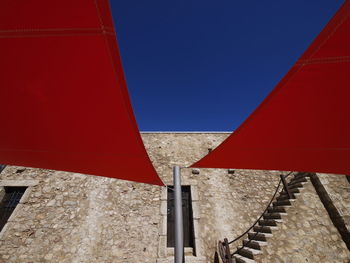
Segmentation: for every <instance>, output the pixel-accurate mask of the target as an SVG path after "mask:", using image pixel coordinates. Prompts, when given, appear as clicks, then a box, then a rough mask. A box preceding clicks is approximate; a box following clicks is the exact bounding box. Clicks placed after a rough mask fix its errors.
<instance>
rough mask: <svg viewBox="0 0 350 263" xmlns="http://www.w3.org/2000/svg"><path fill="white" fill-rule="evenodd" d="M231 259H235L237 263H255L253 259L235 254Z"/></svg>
mask: <svg viewBox="0 0 350 263" xmlns="http://www.w3.org/2000/svg"><path fill="white" fill-rule="evenodd" d="M233 257H234V258H235V260H236V262H237V263H256V261H255V260H254V259H250V258H246V257H243V256H241V255H239V254H235V255H234V256H233Z"/></svg>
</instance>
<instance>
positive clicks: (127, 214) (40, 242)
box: [0, 132, 350, 263]
mask: <svg viewBox="0 0 350 263" xmlns="http://www.w3.org/2000/svg"><path fill="white" fill-rule="evenodd" d="M228 135H229V134H228V133H176V132H174V133H172V132H169V133H166V132H164V133H143V134H142V137H143V140H144V144H145V146H146V149H147V151H148V153H149V155H150V158H151V160H152V162H153V164H154V166H155V168H156V170H157V172H158V174H159V176H160V177H161V179H162V180H163V182H164V183H165V184H166V185H168V186H169V187H168V188H167V187H159V186H152V185H146V184H140V183H134V182H129V181H122V180H117V179H110V178H103V177H97V176H91V175H83V174H77V173H68V172H61V171H52V170H44V169H33V168H24V167H15V166H7V167H6V168H5V169H4V170H3V171H2V172H1V174H0V187H1V188H0V189H1V190H0V198H1V199H2V203H3V204H4V202H5V201H6V200H12V199H13V203H16V200H15V199H16V198H17V199H18V204H17V205H16V206H15V207H13V211H10V210H11V208H9V207H6V209H7V210H6V209H5V208H3V212H2V214H4V213H5V212H6V211H7V212H6V213H8V214H9V218H7V219H3V221H4V223H3V226H2V230H1V232H0V262H1V263H2V262H6V263H7V262H9V263H22V262H23V263H30V262H32V263H34V262H35V263H36V262H59V263H71V262H72V263H73V262H74V263H80V262H81V263H83V262H84V263H87V262H89V263H90V262H91V263H92V262H99V263H101V262H104V263H112V262H113V263H114V262H116V263H133V262H143V263H168V262H169V263H170V262H173V253H174V252H173V248H172V247H171V233H169V232H170V230H169V229H171V226H170V224H172V222H171V200H170V199H171V198H170V196H171V185H172V167H173V166H174V165H180V166H181V167H183V168H182V183H183V185H184V186H186V187H185V188H184V191H185V192H186V193H187V199H186V200H187V201H186V202H188V205H187V206H186V208H184V209H188V219H187V220H188V221H189V222H188V227H189V228H188V229H190V230H188V231H187V232H190V233H189V234H188V237H187V238H188V239H189V241H188V242H189V243H188V247H186V248H185V255H186V262H198V263H209V262H214V253H215V251H216V250H217V244H218V241H219V240H223V239H224V238H228V240H229V241H230V240H233V239H234V238H235V237H237V236H239V235H240V234H242V233H244V232H245V231H246V230H247V229H248V228H249V227H250V226H252V224H253V223H254V222H255V221H256V220H257V219H258V218H259V217H260V216H261V215H262V213H263V212H264V210H265V209H266V207H267V205H268V204H269V202H270V201H271V198H272V196H273V195H274V193H275V190H276V187H277V186H278V184H279V181H280V174H281V173H282V174H287V173H286V172H280V171H257V170H233V169H229V170H227V169H192V168H185V167H188V166H189V165H190V164H192V163H193V162H195V161H197V160H199V159H200V158H201V157H202V156H204V155H205V154H207V153H208V151H210V150H211V149H213V148H215V147H216V146H217V145H218V144H220V143H221V142H222V141H223V140H224V139H225V138H226V137H227V136H228ZM116 171H117V167H116ZM293 176H294V177H295V176H297V173H293V174H292V175H291V176H290V177H289V178H288V180H289V181H290V180H293ZM294 180H295V181H294V182H293V181H290V185H294V186H297V185H299V184H301V187H300V188H298V189H299V190H300V191H299V190H298V193H295V194H296V195H295V199H293V200H291V205H286V211H283V212H282V213H281V218H277V219H276V220H275V221H276V222H277V223H276V226H272V227H271V229H272V231H271V233H266V234H265V237H266V239H267V240H266V242H265V241H261V244H264V246H263V247H261V249H259V251H258V252H257V251H256V249H251V251H252V253H257V254H255V255H254V257H253V258H254V259H253V258H250V255H246V256H244V253H241V254H243V255H240V254H237V257H235V258H237V262H240V260H241V262H253V260H254V261H255V262H288V263H290V262H292V263H299V262H309V263H310V262H317V263H319V262H344V263H348V262H350V252H349V249H348V247H347V245H348V246H349V243H348V242H349V240H348V238H349V230H350V183H349V181H348V179H347V177H346V176H345V175H332V174H313V175H309V174H307V176H306V177H305V180H304V178H303V180H302V182H300V183H299V181H300V180H299V179H298V178H296V179H294ZM295 189H296V188H295ZM14 193H16V195H15V194H14ZM293 194H294V193H293ZM278 197H281V195H280V193H278V194H277V195H276V197H275V198H274V200H273V201H274V202H277V201H278V200H277V198H278ZM11 198H12V199H11ZM281 200H282V199H281ZM282 201H283V200H282ZM271 206H272V204H271ZM5 210H6V211H5ZM4 211H5V212H4ZM272 216H273V214H272ZM262 220H264V217H263V218H262ZM266 220H267V219H266ZM256 226H259V225H258V224H257V225H256ZM169 227H170V228H169ZM252 231H253V229H252ZM247 238H248V235H246V236H245V237H242V239H240V240H238V241H236V242H234V243H233V244H231V245H230V249H231V253H233V252H234V251H235V248H236V247H237V246H238V247H239V246H241V244H242V242H243V240H244V239H247ZM256 244H258V242H256ZM246 253H248V254H249V253H250V250H249V249H248V252H247V251H246ZM249 260H251V261H249Z"/></svg>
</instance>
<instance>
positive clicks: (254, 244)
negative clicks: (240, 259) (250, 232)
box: [243, 239, 267, 250]
mask: <svg viewBox="0 0 350 263" xmlns="http://www.w3.org/2000/svg"><path fill="white" fill-rule="evenodd" d="M266 245H267V242H265V241H259V240H253V239H244V240H243V246H245V247H251V248H254V249H260V250H261V248H262V247H264V246H266Z"/></svg>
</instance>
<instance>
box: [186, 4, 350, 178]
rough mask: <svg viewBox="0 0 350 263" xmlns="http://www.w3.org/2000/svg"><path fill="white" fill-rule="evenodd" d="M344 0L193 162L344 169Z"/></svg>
mask: <svg viewBox="0 0 350 263" xmlns="http://www.w3.org/2000/svg"><path fill="white" fill-rule="evenodd" d="M349 103H350V1H346V2H345V3H344V5H343V6H342V7H341V8H340V10H339V11H338V12H337V13H336V15H335V16H334V17H333V19H332V20H331V21H330V22H329V23H328V25H327V26H326V27H325V28H324V30H323V31H322V32H321V33H320V35H319V36H318V37H317V38H316V39H315V41H314V42H313V43H312V44H311V46H310V47H309V48H308V49H307V50H306V52H305V53H304V55H302V57H301V58H300V59H299V60H298V61H297V62H296V64H295V65H294V66H293V67H292V68H291V70H290V71H289V72H288V73H287V75H286V76H285V77H284V78H283V79H282V81H281V82H280V83H279V84H278V85H277V87H275V89H274V90H273V91H272V93H271V94H270V95H269V96H268V97H267V98H266V99H265V100H264V102H263V103H262V104H261V105H260V106H259V107H258V108H257V109H256V110H255V112H254V113H253V114H252V115H251V116H250V117H249V118H248V119H247V120H246V121H245V122H244V123H243V124H242V125H241V126H240V127H239V128H238V129H237V131H235V132H234V133H232V134H231V136H230V137H229V138H227V139H226V140H225V141H224V142H223V143H222V144H221V145H220V146H219V147H217V148H216V149H215V150H214V151H212V152H211V153H210V154H209V155H207V156H205V157H204V158H203V159H201V160H200V161H198V162H197V163H195V164H193V166H194V167H212V168H241V169H264V170H287V171H308V172H327V173H328V172H329V173H339V174H350V107H349Z"/></svg>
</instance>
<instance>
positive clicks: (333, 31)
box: [309, 12, 350, 58]
mask: <svg viewBox="0 0 350 263" xmlns="http://www.w3.org/2000/svg"><path fill="white" fill-rule="evenodd" d="M349 15H350V12H349V13H348V14H347V15H346V16H345V17H344V18H343V19H342V20H341V21H339V23H338V24H337V25H336V26H335V27H334V29H333V30H332V31H331V32H330V33H329V34H328V36H327V37H326V38H325V39H324V40H323V41H322V42H321V43H320V44H319V45H318V47H317V48H315V50H314V52H313V53H312V54H311V55H310V56H309V58H312V57H313V56H314V55H315V54H316V53H317V52H318V51H319V50H320V49H321V47H322V46H323V45H324V44H325V43H326V42H327V41H328V40H329V39H330V38H331V36H333V35H334V33H335V32H336V31H337V30H338V28H339V27H340V26H341V25H342V24H344V22H345V21H346V20H347V18H348V17H349Z"/></svg>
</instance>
